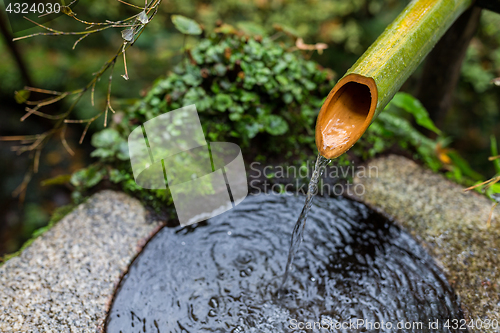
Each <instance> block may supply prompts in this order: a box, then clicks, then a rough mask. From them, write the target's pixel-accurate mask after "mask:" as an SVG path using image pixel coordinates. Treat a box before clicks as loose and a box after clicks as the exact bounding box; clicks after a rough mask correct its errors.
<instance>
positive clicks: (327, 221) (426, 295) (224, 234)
mask: <svg viewBox="0 0 500 333" xmlns="http://www.w3.org/2000/svg"><path fill="white" fill-rule="evenodd" d="M303 201H304V197H293V196H277V195H260V196H250V197H248V198H247V199H245V201H244V202H243V203H241V204H240V205H238V206H237V207H236V208H234V209H232V210H231V211H228V212H226V213H224V214H222V215H220V216H217V217H215V218H213V219H211V220H209V221H208V222H206V223H200V224H198V225H196V226H189V227H184V228H180V227H179V228H175V229H171V228H164V229H163V230H161V231H160V232H159V233H158V234H157V235H156V236H155V237H154V238H153V239H152V240H151V241H150V242H149V243H148V245H147V246H146V247H145V249H144V251H143V252H142V253H141V254H140V255H139V256H138V258H137V259H136V260H135V261H134V263H133V264H132V265H131V267H130V270H129V272H128V273H127V275H126V276H125V277H124V279H123V280H122V282H121V284H120V287H119V290H118V293H117V295H116V297H115V300H114V303H113V305H112V308H111V311H110V314H109V317H108V323H107V332H109V333H115V332H116V333H119V332H122V333H128V332H155V333H156V332H161V333H168V332H184V333H185V332H191V333H200V332H232V333H243V332H245V333H248V332H255V333H257V332H259V333H267V332H273V333H275V332H329V330H322V331H320V330H318V329H316V330H305V331H300V330H293V329H290V328H289V325H290V320H292V319H295V320H297V321H300V322H318V321H320V320H324V322H326V323H330V322H333V323H335V322H336V321H338V322H349V319H352V320H356V319H358V318H363V319H365V320H366V321H371V322H381V321H384V322H388V321H390V322H391V323H394V324H397V323H398V322H400V321H403V322H422V323H424V330H421V329H415V330H412V329H410V330H402V331H401V332H431V331H430V330H426V329H425V328H426V326H427V323H428V322H429V320H432V321H435V320H436V319H438V320H439V321H440V322H441V323H442V322H443V321H444V320H446V319H461V318H463V315H462V313H461V311H460V308H459V305H458V303H457V300H456V297H455V295H454V293H453V291H452V289H451V288H450V286H449V285H448V283H447V282H446V280H445V277H444V275H443V274H442V273H441V272H440V270H439V269H438V268H437V266H436V265H435V263H434V262H433V260H432V258H431V257H430V256H429V255H428V254H427V253H426V252H425V251H424V250H423V248H421V247H420V246H419V245H418V244H417V243H416V242H415V241H414V240H413V239H412V238H411V237H410V236H409V235H408V234H406V233H405V232H402V231H401V230H400V229H399V228H398V227H397V226H395V225H394V224H392V223H391V222H389V221H388V220H387V219H385V218H384V217H382V216H381V215H379V214H377V213H375V212H373V211H372V210H370V209H369V208H367V207H365V206H364V205H362V204H360V203H356V202H352V201H349V200H347V199H343V198H338V199H332V198H321V197H317V198H315V203H314V204H313V208H312V210H311V211H310V213H309V218H308V221H307V226H306V231H305V235H304V242H303V243H302V245H301V248H300V249H299V251H298V252H297V255H296V257H295V261H294V264H293V269H292V272H291V274H290V277H289V281H288V282H287V285H286V293H285V295H284V296H282V297H280V298H278V297H276V291H277V289H278V288H279V286H280V284H281V278H282V275H283V272H284V270H285V265H286V260H287V255H288V248H289V242H290V235H291V232H292V229H293V225H294V223H295V220H296V218H297V216H298V214H299V213H300V210H301V208H302V206H303ZM390 331H391V330H388V332H390ZM392 331H396V330H392ZM331 332H342V331H338V330H333V329H332V330H331ZM345 332H378V330H363V329H359V330H345ZM380 332H382V330H380ZM436 332H438V331H436ZM439 332H448V331H447V330H446V329H444V328H442V327H441V328H440V330H439ZM461 332H463V331H461Z"/></svg>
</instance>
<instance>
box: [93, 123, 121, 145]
mask: <svg viewBox="0 0 500 333" xmlns="http://www.w3.org/2000/svg"><path fill="white" fill-rule="evenodd" d="M121 139H122V138H121V136H120V133H118V131H116V130H115V129H112V128H106V129H104V130H102V131H100V132H97V133H96V134H94V135H93V136H92V140H91V143H92V146H94V147H96V148H111V147H113V146H114V145H115V144H116V143H119V142H120V141H121Z"/></svg>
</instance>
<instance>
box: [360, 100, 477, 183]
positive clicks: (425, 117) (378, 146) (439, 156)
mask: <svg viewBox="0 0 500 333" xmlns="http://www.w3.org/2000/svg"><path fill="white" fill-rule="evenodd" d="M409 115H411V116H412V118H413V120H414V121H415V122H416V123H417V124H418V125H420V126H422V127H424V128H426V129H428V130H431V131H433V132H435V133H436V134H439V135H441V134H442V133H441V131H440V130H439V129H438V128H437V127H436V126H435V125H434V123H433V121H432V120H431V119H430V117H429V114H428V112H427V110H426V109H425V108H424V107H423V106H422V104H421V103H420V102H419V101H418V100H417V99H416V98H415V97H413V96H411V95H409V94H407V93H402V92H400V93H397V94H396V95H395V96H394V98H393V99H392V100H391V102H390V103H389V104H388V105H387V106H386V108H385V109H384V111H383V112H381V113H380V115H379V116H378V117H377V118H376V119H375V120H374V122H373V123H372V124H371V125H370V127H368V129H367V131H366V133H365V134H364V135H363V136H362V137H361V139H360V140H359V141H358V143H357V144H356V145H355V146H354V148H353V151H354V153H355V154H356V155H358V156H362V158H364V159H367V158H371V157H374V156H375V155H377V154H380V153H382V152H384V151H387V150H390V149H391V148H392V147H394V146H399V147H400V149H402V150H406V151H410V152H414V153H415V154H414V158H415V159H420V160H422V161H423V162H424V163H425V164H426V165H427V166H428V167H430V168H431V169H432V170H433V171H439V170H446V175H447V176H448V177H449V178H451V179H453V180H454V181H456V182H459V183H463V184H467V185H470V184H473V183H474V182H475V181H479V180H482V179H483V178H484V177H483V176H482V175H481V174H478V173H477V172H475V171H474V170H473V169H472V168H471V167H470V165H469V163H468V162H467V161H466V160H464V159H463V158H462V157H461V156H460V154H458V153H457V152H456V151H453V150H450V149H446V148H445V146H446V145H447V144H449V141H450V140H448V139H445V138H443V137H441V136H439V137H438V138H437V139H431V138H429V137H427V136H426V135H424V134H423V133H421V132H420V131H419V130H418V129H416V128H415V127H414V126H413V125H412V122H411V119H409V118H408V116H409Z"/></svg>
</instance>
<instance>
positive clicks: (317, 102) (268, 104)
mask: <svg viewBox="0 0 500 333" xmlns="http://www.w3.org/2000/svg"><path fill="white" fill-rule="evenodd" d="M189 60H190V61H186V62H184V63H182V64H180V65H179V66H177V67H176V68H174V70H173V72H172V73H170V74H169V75H168V76H167V77H166V78H164V79H159V80H157V81H156V82H155V84H154V85H153V87H152V88H151V90H150V91H149V92H148V93H147V95H146V96H145V98H144V99H143V100H142V101H141V102H139V103H137V104H136V105H135V106H134V107H132V108H131V109H130V110H129V111H128V112H126V113H125V116H124V119H125V121H124V122H122V124H124V123H125V124H127V122H128V123H130V122H131V121H132V122H134V123H138V122H144V121H146V120H148V119H151V118H154V117H156V116H158V115H159V114H161V113H164V112H166V111H169V110H174V109H177V108H180V107H182V106H185V105H190V104H196V107H197V110H198V112H199V113H200V118H201V121H202V124H203V125H204V130H205V133H206V134H207V136H208V138H209V139H210V140H211V141H224V140H228V141H233V142H237V143H238V144H240V145H242V146H243V147H244V148H247V147H249V146H250V141H251V140H253V139H254V138H256V139H259V140H266V141H267V142H268V143H269V144H267V145H265V146H264V147H263V148H264V150H265V151H264V153H265V152H266V151H268V152H273V153H278V152H282V151H294V152H297V153H298V152H299V151H300V150H301V149H302V144H303V143H306V144H309V145H310V146H311V147H313V145H314V137H313V135H312V133H314V122H315V119H316V115H317V112H318V110H319V108H320V107H321V105H322V103H323V98H324V97H325V96H326V95H327V94H328V91H329V90H330V89H331V88H332V87H333V81H332V78H331V76H330V75H329V74H328V72H327V71H325V70H322V69H321V67H320V66H318V65H317V64H316V63H314V62H312V61H308V60H305V59H304V58H303V57H302V56H301V54H300V53H297V52H295V53H293V52H288V51H287V49H286V48H285V47H283V46H281V45H279V44H276V43H273V42H271V41H270V40H269V39H263V40H260V39H254V38H249V37H245V36H238V35H223V34H213V35H211V36H210V37H209V38H206V39H204V40H202V41H201V42H200V43H199V44H198V45H197V46H196V47H194V48H192V49H191V50H189ZM291 124H293V126H290V125H291ZM132 127H133V126H129V125H127V126H122V125H121V124H120V125H119V126H118V128H119V130H120V131H121V132H123V133H129V132H130V131H131V129H132Z"/></svg>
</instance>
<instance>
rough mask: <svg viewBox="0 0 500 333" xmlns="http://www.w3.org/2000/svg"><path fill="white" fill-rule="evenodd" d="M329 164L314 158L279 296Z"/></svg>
mask: <svg viewBox="0 0 500 333" xmlns="http://www.w3.org/2000/svg"><path fill="white" fill-rule="evenodd" d="M329 162H330V160H329V159H327V158H325V157H323V156H322V155H321V154H318V157H317V158H316V164H315V166H314V170H313V173H312V176H311V180H310V181H309V185H308V187H307V194H306V202H305V204H304V208H302V211H301V212H300V215H299V218H298V219H297V222H296V223H295V226H294V227H293V232H292V238H291V241H290V250H288V259H287V262H286V266H285V267H286V268H285V274H284V275H283V282H282V283H281V288H280V294H282V292H283V291H284V288H285V286H286V280H287V279H288V274H289V271H290V269H291V268H292V264H293V258H294V257H295V254H296V253H297V251H298V250H299V247H300V243H302V240H303V238H304V230H305V227H306V221H307V214H308V213H309V211H310V210H311V206H312V203H313V199H314V196H315V195H316V194H317V192H318V182H319V180H320V178H321V175H322V174H323V172H324V170H325V167H326V165H327V164H328V163H329Z"/></svg>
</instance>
